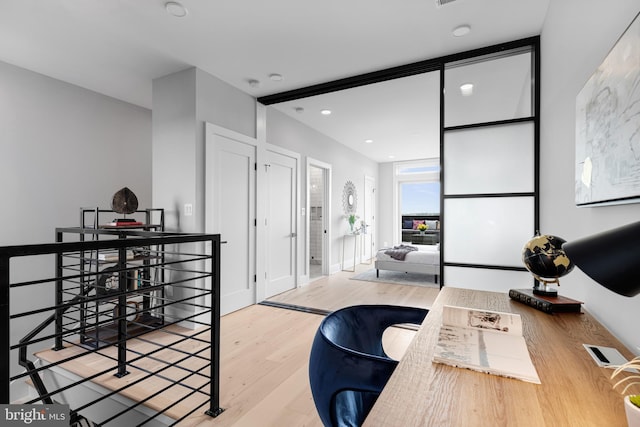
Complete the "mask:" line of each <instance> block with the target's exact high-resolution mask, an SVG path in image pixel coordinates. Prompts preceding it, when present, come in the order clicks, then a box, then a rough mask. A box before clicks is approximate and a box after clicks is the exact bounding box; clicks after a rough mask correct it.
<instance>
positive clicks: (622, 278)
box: [562, 222, 640, 297]
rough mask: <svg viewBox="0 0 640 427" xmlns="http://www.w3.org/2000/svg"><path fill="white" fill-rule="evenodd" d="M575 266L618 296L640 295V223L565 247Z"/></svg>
mask: <svg viewBox="0 0 640 427" xmlns="http://www.w3.org/2000/svg"><path fill="white" fill-rule="evenodd" d="M562 249H564V251H565V253H566V254H567V256H568V257H569V259H570V260H571V262H572V263H574V264H575V265H577V266H578V268H580V270H582V271H584V272H585V273H586V274H587V275H588V276H589V277H591V278H592V279H593V280H595V281H596V282H598V283H599V284H601V285H602V286H604V287H605V288H607V289H609V290H612V291H613V292H615V293H618V294H620V295H624V296H627V297H632V296H635V295H637V294H638V293H640V222H635V223H633V224H628V225H625V226H622V227H618V228H614V229H613V230H609V231H604V232H602V233H598V234H594V235H593V236H588V237H583V238H581V239H578V240H574V241H572V242H567V243H565V244H563V245H562Z"/></svg>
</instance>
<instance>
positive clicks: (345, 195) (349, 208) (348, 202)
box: [342, 181, 358, 215]
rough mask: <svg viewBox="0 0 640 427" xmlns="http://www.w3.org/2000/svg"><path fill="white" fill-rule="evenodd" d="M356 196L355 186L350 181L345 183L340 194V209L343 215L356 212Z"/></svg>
mask: <svg viewBox="0 0 640 427" xmlns="http://www.w3.org/2000/svg"><path fill="white" fill-rule="evenodd" d="M357 203H358V196H357V194H356V186H355V185H354V184H353V182H351V181H347V182H346V184H345V185H344V190H343V192H342V207H343V209H344V213H345V214H347V215H348V214H352V213H355V212H356V209H357Z"/></svg>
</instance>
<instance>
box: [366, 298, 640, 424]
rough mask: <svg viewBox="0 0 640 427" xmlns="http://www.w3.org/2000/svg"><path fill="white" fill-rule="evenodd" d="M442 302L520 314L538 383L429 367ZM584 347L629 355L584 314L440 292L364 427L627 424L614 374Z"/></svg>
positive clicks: (509, 300) (444, 366)
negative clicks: (589, 345)
mask: <svg viewBox="0 0 640 427" xmlns="http://www.w3.org/2000/svg"><path fill="white" fill-rule="evenodd" d="M443 305H457V306H462V307H472V308H479V309H489V310H496V311H503V312H512V313H519V314H520V315H521V316H522V323H523V329H524V337H525V340H526V342H527V347H528V349H529V353H530V355H531V359H532V361H533V364H534V365H535V367H536V370H537V371H538V375H539V377H540V381H541V382H542V384H532V383H527V382H524V381H519V380H516V379H510V378H504V377H499V376H495V375H489V374H484V373H480V372H475V371H471V370H467V369H461V368H455V367H450V366H446V365H441V364H436V363H432V362H431V358H432V356H433V351H434V347H435V344H436V342H437V340H438V331H439V329H440V324H441V317H442V307H443ZM583 344H595V345H604V346H609V347H615V348H617V349H618V350H619V351H620V352H621V353H622V354H623V355H624V356H625V357H627V358H628V359H631V358H632V357H633V354H631V353H630V352H629V351H628V350H627V349H626V348H625V347H624V346H623V345H622V344H621V343H620V341H618V340H617V339H616V338H615V337H614V336H613V335H612V334H611V333H609V332H608V331H607V330H606V329H605V328H604V327H603V326H602V325H601V324H600V323H599V322H598V321H596V320H595V319H594V318H593V317H592V316H591V315H590V314H588V313H582V314H578V313H562V314H553V315H551V314H546V313H543V312H541V311H538V310H535V309H533V308H531V307H528V306H526V305H524V304H521V303H518V302H516V301H513V300H511V299H510V298H509V296H508V295H507V294H505V293H496V292H485V291H476V290H469V289H459V288H452V287H444V288H443V289H442V290H441V292H440V294H439V295H438V298H437V299H436V301H435V302H434V305H433V307H432V308H431V310H430V312H429V315H428V316H427V317H426V319H425V321H424V322H423V324H422V327H421V328H420V330H419V332H418V333H417V334H416V336H415V338H414V339H413V341H412V343H411V345H410V346H409V348H408V349H407V352H406V353H405V355H404V356H403V358H402V360H401V361H400V364H399V365H398V367H397V368H396V370H395V372H394V373H393V375H392V377H391V378H390V380H389V382H388V383H387V385H386V387H385V388H384V390H383V391H382V394H381V395H380V397H379V398H378V401H377V402H376V404H375V406H374V407H373V409H372V411H371V413H370V414H369V416H368V417H367V420H366V421H365V423H364V426H369V427H373V426H375V427H380V426H390V427H396V426H398V425H402V426H405V427H411V426H420V427H422V426H487V425H493V426H506V425H510V426H519V427H522V426H538V427H539V426H626V418H625V414H624V403H623V396H622V395H621V394H620V393H619V390H614V389H613V384H615V381H612V380H610V379H609V376H610V375H611V372H612V371H611V370H610V369H606V368H600V367H598V366H597V365H596V364H595V362H594V361H593V359H592V358H591V356H590V355H589V354H588V353H587V352H586V350H585V349H584V347H583ZM634 392H636V393H637V392H640V389H638V390H634Z"/></svg>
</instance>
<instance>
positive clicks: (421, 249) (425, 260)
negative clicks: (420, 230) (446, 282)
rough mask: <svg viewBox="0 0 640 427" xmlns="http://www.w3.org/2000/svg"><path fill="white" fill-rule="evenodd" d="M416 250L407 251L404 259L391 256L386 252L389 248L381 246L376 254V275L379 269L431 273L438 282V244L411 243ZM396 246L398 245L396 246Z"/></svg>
mask: <svg viewBox="0 0 640 427" xmlns="http://www.w3.org/2000/svg"><path fill="white" fill-rule="evenodd" d="M412 246H413V247H415V248H418V250H417V251H411V252H408V253H407V254H406V256H405V258H404V260H398V259H394V258H392V257H391V256H390V255H388V254H386V253H385V252H387V251H388V250H389V249H390V248H382V249H380V250H379V251H378V253H377V254H376V261H375V267H376V276H377V277H380V270H393V271H404V272H406V273H424V274H433V275H434V276H435V278H436V283H438V275H439V274H440V245H412ZM396 248H398V246H396Z"/></svg>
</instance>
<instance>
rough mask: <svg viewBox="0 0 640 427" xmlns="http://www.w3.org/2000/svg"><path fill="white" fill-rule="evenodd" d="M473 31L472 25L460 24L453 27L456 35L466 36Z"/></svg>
mask: <svg viewBox="0 0 640 427" xmlns="http://www.w3.org/2000/svg"><path fill="white" fill-rule="evenodd" d="M470 32H471V27H470V26H468V25H460V26H458V27H456V28H454V29H453V35H454V36H456V37H462V36H466V35H467V34H469V33H470Z"/></svg>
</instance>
